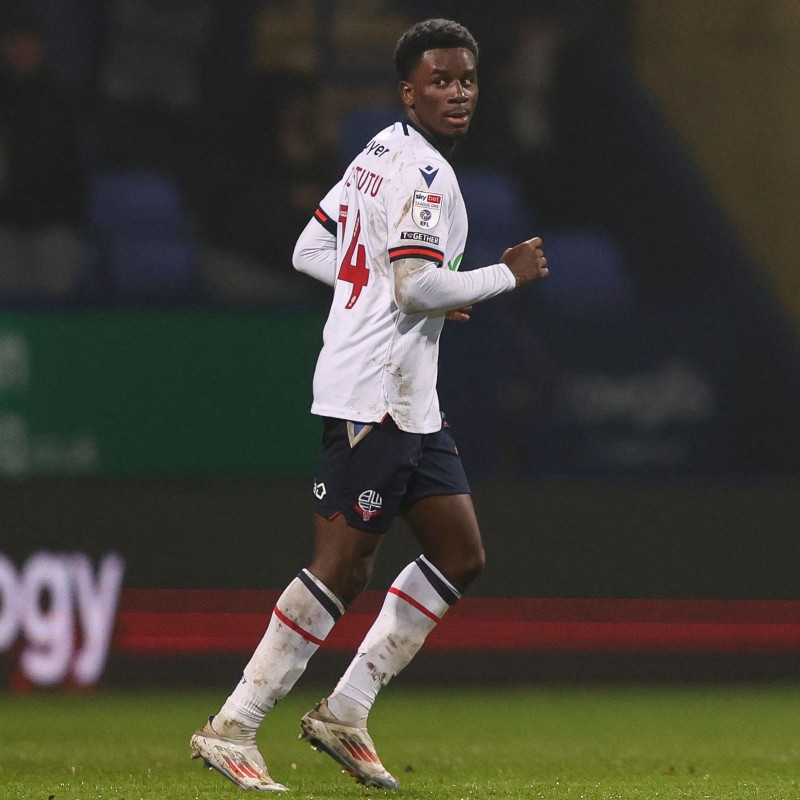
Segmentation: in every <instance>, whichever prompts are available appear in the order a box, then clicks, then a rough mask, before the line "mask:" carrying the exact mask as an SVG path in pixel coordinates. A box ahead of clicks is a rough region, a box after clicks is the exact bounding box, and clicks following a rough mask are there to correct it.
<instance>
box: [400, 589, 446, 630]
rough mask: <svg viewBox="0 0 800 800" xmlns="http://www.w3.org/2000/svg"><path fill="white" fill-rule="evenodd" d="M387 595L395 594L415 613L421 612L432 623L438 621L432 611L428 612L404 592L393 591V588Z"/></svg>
mask: <svg viewBox="0 0 800 800" xmlns="http://www.w3.org/2000/svg"><path fill="white" fill-rule="evenodd" d="M389 594H396V595H397V596H398V597H399V598H400V599H401V600H405V601H406V603H408V604H409V605H411V606H414V608H416V609H417V611H421V612H422V613H423V614H424V615H425V616H426V617H430V618H431V619H432V620H433V621H434V622H438V621H439V617H437V616H436V614H434V613H433V611H430V610H428V609H427V608H425V606H424V605H422V603H419V602H417V601H416V600H415V599H414V598H413V597H411V595H408V594H406V593H405V592H401V591H400V590H399V589H395V588H394V586H391V587H390V588H389Z"/></svg>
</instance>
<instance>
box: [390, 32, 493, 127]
mask: <svg viewBox="0 0 800 800" xmlns="http://www.w3.org/2000/svg"><path fill="white" fill-rule="evenodd" d="M395 67H396V68H397V75H398V77H399V78H400V97H401V99H402V100H403V104H404V106H405V109H406V114H407V115H408V117H409V119H411V121H412V122H414V123H415V124H416V125H417V126H418V127H420V128H421V129H422V130H423V131H424V132H425V133H427V134H428V135H430V136H432V137H433V138H434V139H437V140H440V141H441V140H444V141H446V142H453V141H455V140H456V139H459V138H461V137H462V136H464V135H465V134H466V133H467V130H468V129H469V124H470V122H471V120H472V114H473V112H474V110H475V105H476V103H477V101H478V72H477V70H478V44H477V42H476V41H475V39H474V38H473V36H472V34H471V33H470V32H469V31H468V30H467V29H466V28H465V27H464V26H463V25H459V24H458V23H457V22H453V21H452V20H448V19H428V20H424V21H423V22H418V23H417V24H416V25H413V26H412V27H411V28H409V29H408V30H407V31H406V32H405V33H404V34H403V35H402V36H401V37H400V40H399V41H398V42H397V47H396V48H395Z"/></svg>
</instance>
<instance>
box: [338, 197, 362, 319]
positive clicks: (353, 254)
mask: <svg viewBox="0 0 800 800" xmlns="http://www.w3.org/2000/svg"><path fill="white" fill-rule="evenodd" d="M360 236H361V212H360V211H359V212H358V213H357V214H356V224H355V226H354V227H353V238H352V239H351V240H350V244H349V245H348V247H347V252H346V253H345V254H344V258H343V259H342V263H341V265H340V266H339V275H338V278H339V280H340V281H345V283H352V284H353V291H352V292H351V293H350V299H349V300H348V301H347V305H346V306H345V308H352V307H353V306H354V305H355V304H356V300H358V298H359V295H360V294H361V290H362V289H363V288H364V287H365V286H366V285H367V284H368V283H369V268H368V267H367V251H366V250H365V249H364V245H363V244H361V243H360V242H359V241H358V239H359V237H360Z"/></svg>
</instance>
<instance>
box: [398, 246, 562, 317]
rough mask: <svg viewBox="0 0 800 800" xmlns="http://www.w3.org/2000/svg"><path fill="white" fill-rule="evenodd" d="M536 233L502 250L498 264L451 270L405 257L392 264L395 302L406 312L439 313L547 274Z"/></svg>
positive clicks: (513, 287)
mask: <svg viewBox="0 0 800 800" xmlns="http://www.w3.org/2000/svg"><path fill="white" fill-rule="evenodd" d="M546 265H547V259H546V258H545V257H544V253H543V251H542V240H541V239H540V238H539V237H538V236H537V237H534V238H533V239H528V240H527V241H525V242H522V243H520V244H518V245H516V246H515V247H509V248H508V249H507V250H506V251H505V253H503V255H502V257H501V259H500V263H498V264H491V265H489V266H486V267H480V268H479V269H474V270H470V271H468V272H451V271H450V270H446V269H442V268H441V267H439V266H438V265H437V264H436V263H435V262H432V261H427V260H423V259H415V258H406V259H402V260H400V261H396V262H395V263H394V287H395V302H396V303H397V306H398V308H399V309H400V310H401V311H402V312H403V313H405V314H419V313H428V314H433V313H440V312H446V311H451V310H453V309H458V308H462V307H464V306H468V305H472V304H474V303H478V302H480V301H481V300H488V299H489V298H490V297H495V296H497V295H498V294H502V293H503V292H509V291H511V290H512V289H516V288H517V287H518V286H522V285H524V284H526V283H531V282H532V281H535V280H538V279H539V278H544V277H546V275H547V266H546Z"/></svg>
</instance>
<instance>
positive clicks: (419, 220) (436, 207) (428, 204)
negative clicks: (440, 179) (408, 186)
mask: <svg viewBox="0 0 800 800" xmlns="http://www.w3.org/2000/svg"><path fill="white" fill-rule="evenodd" d="M441 215H442V196H441V195H440V194H433V193H431V192H423V191H419V190H417V191H416V192H414V204H413V205H412V207H411V218H412V219H413V220H414V224H415V225H416V226H417V227H418V228H422V230H424V231H428V230H430V229H431V228H435V227H436V226H437V225H438V224H439V217H440V216H441Z"/></svg>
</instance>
